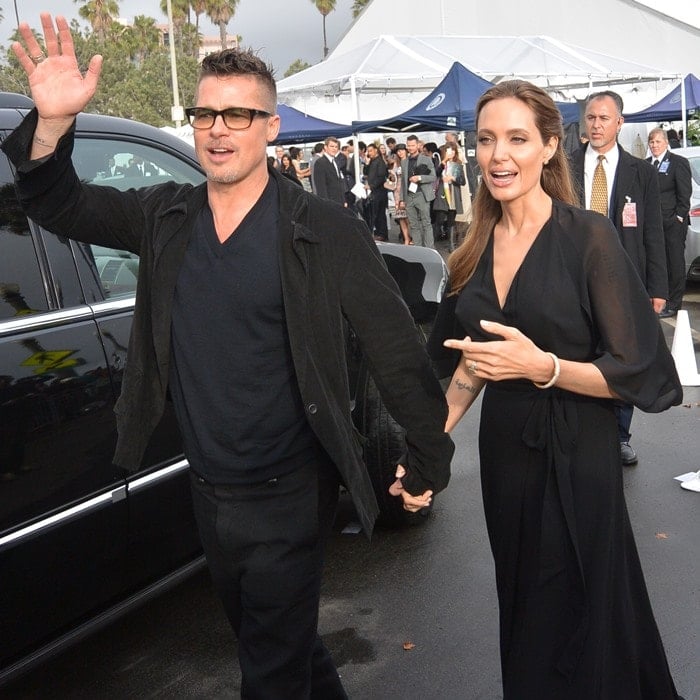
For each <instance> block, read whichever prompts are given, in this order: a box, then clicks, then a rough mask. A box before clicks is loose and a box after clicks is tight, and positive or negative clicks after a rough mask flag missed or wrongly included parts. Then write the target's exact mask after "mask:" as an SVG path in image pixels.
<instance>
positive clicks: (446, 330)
mask: <svg viewBox="0 0 700 700" xmlns="http://www.w3.org/2000/svg"><path fill="white" fill-rule="evenodd" d="M457 299H459V294H450V285H449V283H448V284H447V286H446V288H445V293H444V295H443V297H442V301H441V302H440V306H439V307H438V311H437V315H436V316H435V322H434V324H433V329H432V331H431V333H430V337H429V338H428V344H427V346H426V347H427V350H428V355H430V359H431V360H432V363H433V370H434V371H435V374H436V375H437V377H438V379H443V378H445V377H451V376H452V374H453V373H454V371H455V369H457V363H458V362H459V358H460V356H461V354H462V353H461V352H460V351H459V350H452V349H450V348H446V347H445V346H444V345H443V342H444V341H445V340H447V339H448V338H460V339H461V338H464V336H465V335H466V331H465V330H464V328H463V327H462V325H461V324H460V322H459V321H458V320H457V315H456V313H455V309H456V307H457Z"/></svg>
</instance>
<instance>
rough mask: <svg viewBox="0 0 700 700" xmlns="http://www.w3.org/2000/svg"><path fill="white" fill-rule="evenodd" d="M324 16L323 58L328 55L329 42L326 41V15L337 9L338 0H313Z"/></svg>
mask: <svg viewBox="0 0 700 700" xmlns="http://www.w3.org/2000/svg"><path fill="white" fill-rule="evenodd" d="M311 2H312V3H314V5H316V9H317V10H318V11H319V12H320V13H321V16H322V17H323V58H326V56H328V42H327V41H326V17H327V16H328V15H329V14H330V13H331V12H333V10H335V3H336V0H311Z"/></svg>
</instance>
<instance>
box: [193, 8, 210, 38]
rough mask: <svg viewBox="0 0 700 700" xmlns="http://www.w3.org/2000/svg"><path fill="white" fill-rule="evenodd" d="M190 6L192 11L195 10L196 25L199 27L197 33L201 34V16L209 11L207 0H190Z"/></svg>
mask: <svg viewBox="0 0 700 700" xmlns="http://www.w3.org/2000/svg"><path fill="white" fill-rule="evenodd" d="M190 7H191V8H192V12H194V17H195V20H194V26H195V28H196V29H197V34H199V16H200V15H203V14H204V13H205V12H206V11H207V0H190Z"/></svg>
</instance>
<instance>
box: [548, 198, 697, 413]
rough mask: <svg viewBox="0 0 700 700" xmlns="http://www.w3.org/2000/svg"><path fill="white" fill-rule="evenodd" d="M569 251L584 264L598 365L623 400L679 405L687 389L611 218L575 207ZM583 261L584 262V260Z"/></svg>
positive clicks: (568, 214)
mask: <svg viewBox="0 0 700 700" xmlns="http://www.w3.org/2000/svg"><path fill="white" fill-rule="evenodd" d="M560 214H561V216H563V217H564V218H569V219H570V221H569V222H568V225H566V224H564V222H561V223H562V224H564V225H563V230H565V231H568V232H570V233H571V243H572V248H571V250H570V251H569V253H567V255H570V254H572V253H574V252H576V251H575V249H578V253H579V254H580V261H581V262H582V263H583V275H584V280H582V282H583V284H582V289H581V291H582V295H581V303H582V304H583V307H584V310H585V311H586V313H587V315H588V316H589V318H590V321H591V324H592V327H593V330H594V333H595V335H596V338H597V341H598V348H597V352H596V358H595V359H594V364H595V365H596V366H597V367H598V369H599V370H600V371H601V372H602V374H603V376H604V377H605V380H606V381H607V383H608V385H609V386H610V388H611V389H612V390H613V391H614V392H615V393H616V394H617V395H618V396H620V398H621V399H623V400H624V401H627V402H628V403H632V404H634V405H635V406H637V407H638V408H640V409H642V410H643V411H648V412H651V413H656V412H659V411H663V410H665V409H667V408H669V407H670V406H675V405H678V404H679V403H680V402H681V401H682V398H683V390H682V387H681V385H680V381H679V379H678V374H677V372H676V368H675V364H674V362H673V358H672V357H671V353H670V352H669V349H668V346H667V345H666V341H665V338H664V335H663V331H662V329H661V326H660V324H659V321H658V318H657V317H656V314H655V313H654V310H653V308H652V306H651V302H650V299H649V295H648V294H647V291H646V290H645V288H644V285H643V284H642V281H641V279H640V278H639V276H638V274H637V272H636V270H635V269H634V266H633V264H632V262H631V261H630V259H629V258H628V257H627V255H626V254H625V252H624V250H623V248H622V246H621V244H620V242H619V238H618V236H617V232H616V231H615V228H614V227H613V225H612V223H611V222H610V221H609V220H608V219H607V218H604V217H602V216H599V215H596V214H593V213H590V212H583V211H581V210H577V209H574V208H567V209H564V210H560ZM579 265H580V263H579Z"/></svg>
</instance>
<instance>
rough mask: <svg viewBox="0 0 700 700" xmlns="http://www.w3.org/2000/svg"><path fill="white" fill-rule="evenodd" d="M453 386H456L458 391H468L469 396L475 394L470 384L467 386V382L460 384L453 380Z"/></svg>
mask: <svg viewBox="0 0 700 700" xmlns="http://www.w3.org/2000/svg"><path fill="white" fill-rule="evenodd" d="M455 385H456V386H457V388H458V389H464V390H465V391H468V392H469V393H470V394H476V388H475V387H473V386H472V385H471V384H467V382H462V381H460V380H459V379H457V378H455Z"/></svg>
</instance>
